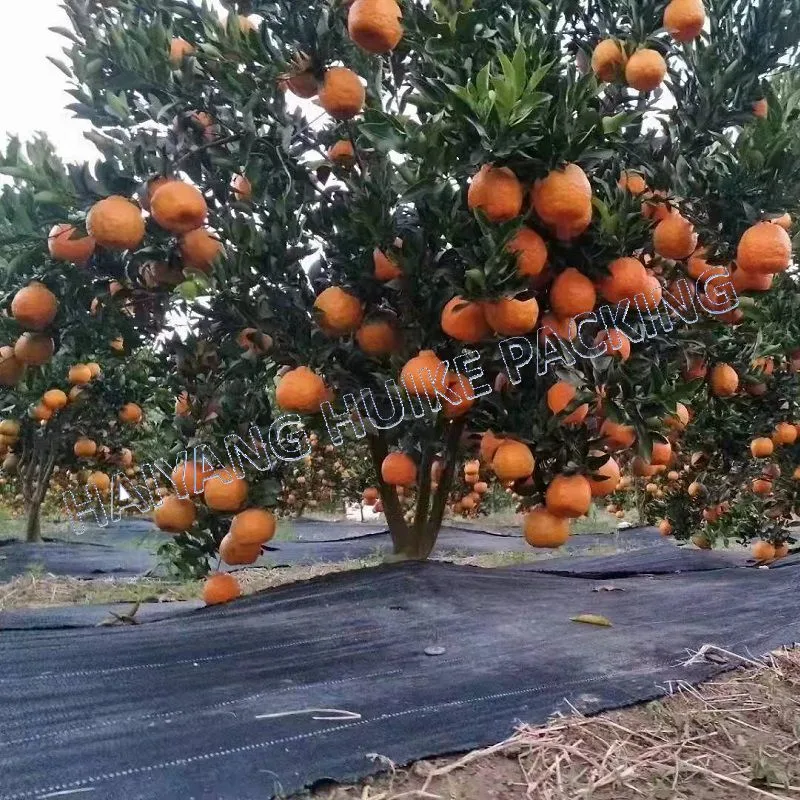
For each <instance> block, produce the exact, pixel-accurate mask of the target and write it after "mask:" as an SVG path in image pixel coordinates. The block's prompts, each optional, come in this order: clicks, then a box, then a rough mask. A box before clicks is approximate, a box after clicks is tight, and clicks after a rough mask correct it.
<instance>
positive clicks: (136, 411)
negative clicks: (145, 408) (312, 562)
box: [119, 403, 143, 425]
mask: <svg viewBox="0 0 800 800" xmlns="http://www.w3.org/2000/svg"><path fill="white" fill-rule="evenodd" d="M142 416H143V414H142V409H141V408H140V407H139V406H138V405H136V403H125V405H124V406H122V408H121V409H120V410H119V420H120V422H125V423H127V424H128V425H138V424H139V423H140V422H141V421H142Z"/></svg>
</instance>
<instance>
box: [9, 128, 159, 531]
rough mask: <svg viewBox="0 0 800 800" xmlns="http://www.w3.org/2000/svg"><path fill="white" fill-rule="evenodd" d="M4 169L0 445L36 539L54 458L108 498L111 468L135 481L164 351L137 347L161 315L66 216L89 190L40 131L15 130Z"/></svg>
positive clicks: (155, 417)
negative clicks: (27, 136) (28, 136)
mask: <svg viewBox="0 0 800 800" xmlns="http://www.w3.org/2000/svg"><path fill="white" fill-rule="evenodd" d="M0 172H2V173H3V174H5V175H7V176H10V177H11V178H12V179H13V181H12V182H10V183H8V184H6V185H5V186H3V188H2V193H1V194H0V262H1V263H2V266H3V268H4V269H3V273H2V277H1V278H0V279H1V280H2V285H1V286H0V304H2V307H3V309H4V310H5V313H4V314H3V316H2V317H0V337H1V339H2V342H3V346H2V348H0V387H2V388H1V389H0V409H2V421H0V436H1V437H2V439H0V450H2V453H3V455H4V457H5V459H4V461H3V470H4V471H5V472H7V473H8V474H9V475H10V476H11V479H12V483H14V484H15V485H16V488H17V489H18V490H19V493H20V494H21V495H22V498H23V502H24V507H25V513H26V516H27V539H28V541H38V540H39V539H40V537H41V524H40V523H41V521H40V507H41V505H42V502H43V500H44V498H45V494H46V492H47V490H48V487H49V486H50V481H51V477H52V475H53V471H54V469H56V468H59V469H61V468H64V469H70V468H73V469H75V468H79V467H80V468H87V467H91V468H92V470H91V472H88V473H87V474H86V482H87V485H88V486H90V487H94V489H96V490H97V491H98V492H99V493H101V494H102V495H104V496H105V497H108V495H109V493H110V491H111V489H112V477H113V476H114V475H117V476H118V479H117V484H119V483H120V482H121V481H124V482H127V483H128V484H129V485H130V479H131V477H132V472H131V470H132V468H133V463H134V453H133V450H132V448H133V447H134V443H135V442H136V441H137V440H138V439H141V438H142V433H143V431H144V430H147V429H148V428H149V427H151V426H152V425H157V424H158V422H159V421H160V420H161V419H163V414H160V413H159V411H158V409H157V408H156V407H155V406H153V400H154V398H156V397H157V396H158V394H159V391H161V392H162V394H163V390H160V389H159V380H158V374H159V372H161V371H163V367H162V359H158V358H155V357H153V355H152V353H151V352H150V351H149V350H148V349H146V348H145V349H144V350H140V351H139V352H132V349H133V348H134V347H135V346H136V344H137V343H139V342H142V341H146V340H148V339H149V338H150V334H151V333H152V332H153V331H154V330H155V329H156V328H157V327H158V324H159V322H158V319H157V316H158V315H157V314H155V315H154V313H153V308H151V307H150V306H149V305H148V304H147V303H145V304H144V305H143V306H139V304H138V301H137V300H136V299H135V298H133V297H132V296H131V293H130V292H129V291H128V290H126V289H125V288H124V285H123V283H121V282H120V281H122V282H125V280H126V279H125V273H124V271H123V270H122V268H121V265H120V263H119V262H118V261H117V260H116V259H115V258H114V257H113V255H112V254H111V253H108V254H105V253H96V252H95V245H94V242H93V241H92V240H91V239H90V238H89V237H86V236H85V235H84V236H80V234H78V232H77V230H76V229H75V226H74V225H72V224H71V223H69V222H68V220H69V219H70V218H71V217H72V216H73V214H74V211H75V209H76V208H78V207H79V206H80V205H81V204H82V203H84V202H85V201H86V199H87V198H86V196H85V195H83V194H81V188H80V187H81V186H82V184H80V182H78V181H75V182H73V180H72V179H71V176H70V173H69V172H68V170H67V169H66V168H65V167H64V166H63V164H62V163H61V162H60V161H59V159H58V158H57V157H56V155H55V154H54V152H53V149H52V147H51V145H50V144H49V143H48V142H47V141H46V140H43V139H38V140H36V141H33V142H31V143H30V144H28V145H27V146H26V147H24V148H23V147H21V145H20V143H19V142H18V141H16V140H12V141H11V142H10V144H9V147H8V149H7V150H6V152H5V153H2V154H0ZM75 174H77V172H76V173H75ZM83 188H85V184H84V185H83ZM54 223H55V224H54ZM117 279H118V280H117ZM109 287H111V292H110V291H109ZM112 293H113V294H114V296H112ZM148 406H151V407H152V409H153V414H152V418H151V420H150V421H149V422H148V424H147V426H143V425H142V420H143V410H142V409H143V407H145V408H146V407H148ZM126 471H127V474H126ZM137 499H139V500H140V499H141V498H137ZM51 500H52V501H53V502H55V503H57V504H58V505H59V506H62V507H63V504H64V499H63V498H62V497H58V498H56V497H53V498H51ZM116 504H117V511H120V510H121V508H120V502H119V499H118V497H117V499H116ZM121 505H122V506H125V505H130V504H126V503H124V502H123V503H122V504H121ZM138 507H139V508H140V510H142V511H145V510H147V507H146V505H145V504H144V503H143V502H139V503H138ZM64 510H68V509H64Z"/></svg>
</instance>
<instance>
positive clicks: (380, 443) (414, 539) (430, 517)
mask: <svg viewBox="0 0 800 800" xmlns="http://www.w3.org/2000/svg"><path fill="white" fill-rule="evenodd" d="M463 431H464V420H460V419H456V420H453V421H452V422H450V423H449V426H448V427H447V434H446V440H445V452H444V468H443V469H442V474H441V477H440V478H439V485H438V487H437V489H436V492H435V494H434V495H433V502H432V503H430V494H431V476H430V468H431V461H432V455H433V454H432V451H431V449H430V447H426V449H425V450H424V451H423V457H422V464H421V466H420V471H421V474H420V476H419V493H418V495H417V503H418V506H417V512H416V514H415V517H414V525H413V526H412V527H409V526H408V524H407V523H406V520H405V517H404V516H403V509H402V506H401V505H400V500H399V499H398V497H397V490H396V489H395V487H394V486H391V485H389V484H386V483H384V482H383V480H382V478H381V477H380V474H381V464H382V463H383V459H384V458H386V455H387V454H388V452H389V451H388V447H387V445H386V440H385V439H384V438H383V437H382V436H370V435H368V441H369V446H370V452H371V454H372V461H373V464H374V465H375V470H376V472H377V474H378V482H379V487H380V493H381V499H382V501H383V512H384V514H385V515H386V522H387V523H388V525H389V534H390V535H391V537H392V545H393V548H394V554H395V556H396V558H397V560H415V561H424V560H425V559H427V558H428V557H429V556H430V554H431V552H432V551H433V548H434V546H435V544H436V539H437V537H438V536H439V529H440V528H441V527H442V519H443V518H444V512H445V508H446V507H447V498H448V496H449V494H450V487H451V486H452V484H453V476H454V474H455V462H456V457H457V456H458V445H459V443H460V441H461V434H462V433H463ZM429 503H430V509H429V508H428V505H429Z"/></svg>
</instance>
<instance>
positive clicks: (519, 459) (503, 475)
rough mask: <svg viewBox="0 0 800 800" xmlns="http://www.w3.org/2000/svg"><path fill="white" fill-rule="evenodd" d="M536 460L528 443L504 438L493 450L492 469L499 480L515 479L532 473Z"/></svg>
mask: <svg viewBox="0 0 800 800" xmlns="http://www.w3.org/2000/svg"><path fill="white" fill-rule="evenodd" d="M535 466H536V460H535V459H534V457H533V453H532V452H531V450H530V448H529V447H528V445H526V444H523V443H522V442H517V441H514V440H513V439H506V440H504V441H503V442H501V444H500V446H499V447H498V448H497V450H495V453H494V456H493V458H492V469H493V470H494V474H495V475H497V477H498V479H499V480H501V481H517V480H521V479H522V478H529V477H530V476H531V475H532V474H533V470H534V468H535Z"/></svg>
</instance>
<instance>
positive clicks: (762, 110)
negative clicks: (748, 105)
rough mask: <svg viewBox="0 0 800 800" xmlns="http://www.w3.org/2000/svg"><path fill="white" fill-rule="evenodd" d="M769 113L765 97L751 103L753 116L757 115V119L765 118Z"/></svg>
mask: <svg viewBox="0 0 800 800" xmlns="http://www.w3.org/2000/svg"><path fill="white" fill-rule="evenodd" d="M768 114H769V103H767V100H766V98H765V97H762V98H761V99H759V100H756V101H755V103H753V116H754V117H757V118H758V119H766V118H767V115H768Z"/></svg>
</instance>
